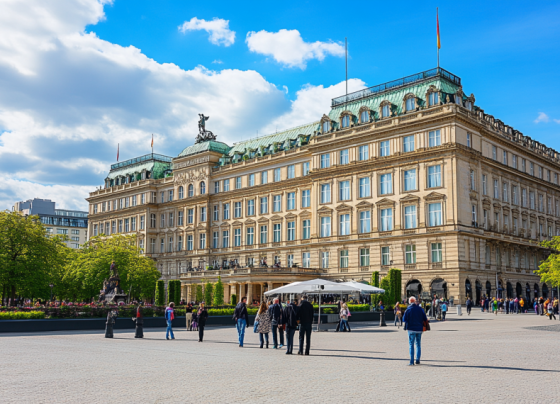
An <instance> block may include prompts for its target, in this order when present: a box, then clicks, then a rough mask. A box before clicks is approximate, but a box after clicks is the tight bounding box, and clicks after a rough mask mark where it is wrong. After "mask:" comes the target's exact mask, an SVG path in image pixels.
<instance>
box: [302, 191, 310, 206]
mask: <svg viewBox="0 0 560 404" xmlns="http://www.w3.org/2000/svg"><path fill="white" fill-rule="evenodd" d="M309 206H311V190H309V189H304V190H303V191H301V207H302V208H308V207H309Z"/></svg>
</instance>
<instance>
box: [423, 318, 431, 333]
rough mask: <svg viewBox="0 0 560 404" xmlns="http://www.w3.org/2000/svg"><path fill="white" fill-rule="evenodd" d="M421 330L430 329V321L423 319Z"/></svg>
mask: <svg viewBox="0 0 560 404" xmlns="http://www.w3.org/2000/svg"><path fill="white" fill-rule="evenodd" d="M422 331H430V321H429V320H424V322H423V323H422Z"/></svg>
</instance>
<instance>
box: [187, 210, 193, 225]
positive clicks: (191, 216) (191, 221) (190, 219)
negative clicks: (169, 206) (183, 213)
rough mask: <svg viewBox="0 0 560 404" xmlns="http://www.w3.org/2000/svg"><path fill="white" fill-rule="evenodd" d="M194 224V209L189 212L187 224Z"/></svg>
mask: <svg viewBox="0 0 560 404" xmlns="http://www.w3.org/2000/svg"><path fill="white" fill-rule="evenodd" d="M193 223H194V209H188V210H187V224H193Z"/></svg>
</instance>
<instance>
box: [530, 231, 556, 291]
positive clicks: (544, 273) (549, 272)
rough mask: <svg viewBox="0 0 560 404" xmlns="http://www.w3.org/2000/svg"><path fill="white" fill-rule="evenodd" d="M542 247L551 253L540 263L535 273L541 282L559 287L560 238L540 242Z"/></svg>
mask: <svg viewBox="0 0 560 404" xmlns="http://www.w3.org/2000/svg"><path fill="white" fill-rule="evenodd" d="M541 245H542V246H543V247H546V248H549V249H551V250H552V251H553V253H552V254H550V255H549V256H548V257H547V258H546V260H544V261H542V262H541V263H540V265H539V268H538V269H537V270H536V271H535V273H536V274H538V275H539V276H540V277H541V282H543V283H547V284H548V285H550V286H551V287H553V288H555V287H558V286H560V237H558V236H556V237H553V238H552V240H550V241H548V240H547V241H543V242H541Z"/></svg>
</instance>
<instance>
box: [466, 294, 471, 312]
mask: <svg viewBox="0 0 560 404" xmlns="http://www.w3.org/2000/svg"><path fill="white" fill-rule="evenodd" d="M466 305H467V315H468V316H470V315H471V309H472V300H471V298H470V297H467V302H466Z"/></svg>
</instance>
